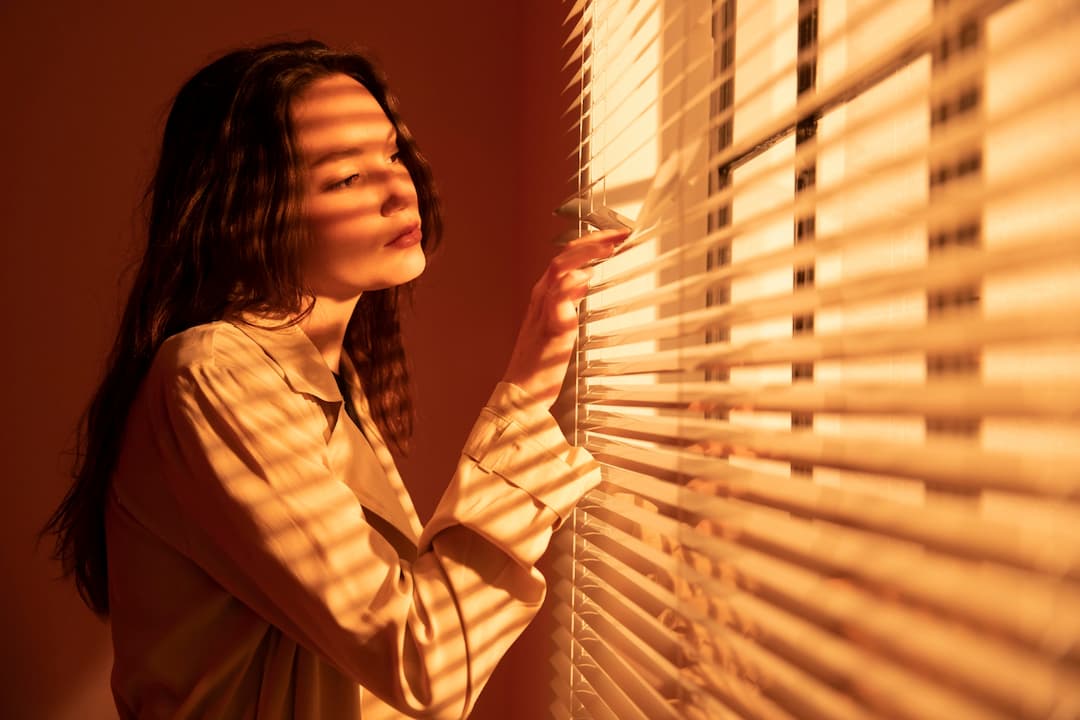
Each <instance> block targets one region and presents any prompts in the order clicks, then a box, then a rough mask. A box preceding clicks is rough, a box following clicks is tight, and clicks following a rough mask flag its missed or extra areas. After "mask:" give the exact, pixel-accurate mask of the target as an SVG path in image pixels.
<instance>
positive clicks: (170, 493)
mask: <svg viewBox="0 0 1080 720" xmlns="http://www.w3.org/2000/svg"><path fill="white" fill-rule="evenodd" d="M248 319H249V320H250V318H248ZM342 370H343V373H344V374H345V375H346V379H347V381H348V382H349V385H350V387H352V388H357V387H359V384H358V381H357V377H356V373H355V369H354V368H353V367H352V366H351V365H349V364H348V363H344V367H343V368H342ZM353 402H354V404H355V407H356V410H357V414H358V416H359V418H360V422H361V425H362V426H363V432H361V431H360V429H358V428H357V426H356V425H355V424H354V423H353V422H352V420H350V419H349V418H348V416H347V415H346V413H345V412H344V411H343V408H342V396H341V394H340V392H339V390H338V387H337V385H336V383H335V381H334V378H333V376H332V374H331V373H330V370H329V369H328V368H327V367H326V364H325V363H324V362H323V360H322V357H321V355H320V354H319V352H318V351H317V350H316V348H315V346H314V345H313V344H312V343H311V342H310V341H309V340H308V338H307V336H306V335H305V334H304V333H303V331H302V330H300V329H299V328H296V327H293V328H289V329H270V328H267V327H258V326H253V325H248V324H245V323H243V322H240V321H237V322H236V323H235V324H233V323H230V322H217V323H212V324H208V325H202V326H199V327H195V328H192V329H191V330H188V331H186V332H184V333H181V334H179V335H177V336H175V337H173V338H170V339H169V340H168V341H167V342H166V343H165V344H164V345H163V346H162V348H161V350H160V351H159V352H158V355H157V357H156V358H155V360H154V363H153V366H152V367H151V369H150V372H149V374H148V376H147V378H146V380H145V382H144V383H143V386H142V388H141V390H140V392H139V395H138V397H137V399H136V401H135V404H134V406H133V407H132V410H131V414H130V416H129V419H128V423H127V428H126V431H125V436H124V440H123V446H122V449H121V452H120V457H119V462H118V466H117V470H116V474H115V477H114V480H113V483H112V488H111V492H110V496H109V502H108V505H107V510H106V532H107V542H108V559H109V600H110V603H111V608H112V634H113V645H114V649H115V664H114V667H113V675H112V687H113V694H114V697H115V699H116V703H117V707H118V709H119V711H120V715H121V717H123V718H260V719H265V720H279V719H284V718H297V719H311V720H314V719H318V720H336V719H337V718H341V719H345V718H348V719H349V720H355V719H356V718H359V717H363V718H364V720H374V719H376V718H391V717H402V716H409V717H417V716H423V717H439V718H461V717H464V716H466V715H467V714H468V713H469V711H470V709H471V708H472V706H473V704H474V703H475V702H476V698H477V695H478V694H479V693H480V691H481V689H482V688H483V687H484V684H485V683H486V682H487V680H488V677H489V676H490V675H491V672H492V670H493V669H494V667H495V664H496V663H497V662H498V661H499V659H500V658H501V657H502V655H503V654H504V653H505V652H506V650H507V648H508V647H509V646H510V645H511V643H513V642H514V640H515V639H516V638H517V636H518V635H519V633H520V632H521V631H522V630H523V629H524V627H525V626H526V625H527V624H528V623H529V622H530V620H531V619H532V618H533V616H534V615H535V613H536V612H537V610H538V609H539V607H540V604H541V602H542V601H543V598H544V592H545V582H544V578H543V576H542V575H541V574H540V573H539V572H538V571H537V570H536V569H535V568H534V567H533V566H534V564H535V562H536V561H537V559H538V558H539V556H540V555H541V553H543V552H544V550H545V549H546V548H547V546H548V542H549V540H550V538H551V534H552V531H553V530H554V529H556V528H557V527H558V526H559V525H560V524H561V523H562V522H563V521H564V520H565V518H566V517H567V515H568V513H569V512H570V511H571V509H572V508H573V506H574V504H575V503H576V502H577V501H578V499H579V498H580V497H581V496H582V495H583V494H584V493H585V492H587V491H588V490H589V489H591V488H592V487H594V486H595V485H596V484H597V482H598V481H599V470H598V468H597V465H596V463H595V461H594V460H593V459H592V458H591V457H590V456H589V454H588V453H587V452H586V451H584V450H582V449H580V448H576V447H572V446H570V445H569V444H567V442H566V440H565V439H564V437H563V435H562V433H561V432H560V431H559V429H558V426H557V425H556V424H555V421H554V420H553V419H552V417H551V416H550V414H548V412H547V411H546V409H544V408H542V407H539V406H538V404H537V403H536V402H534V401H533V400H532V398H531V397H530V396H529V395H528V394H526V393H525V392H524V391H522V390H521V389H520V388H518V387H516V386H514V385H511V384H508V383H500V384H499V385H498V386H497V387H496V389H495V392H494V393H493V394H492V396H491V398H490V400H489V401H488V403H487V406H486V407H485V408H484V409H483V410H482V412H481V413H480V417H479V419H478V420H477V422H476V424H475V426H474V427H473V429H472V432H471V433H470V435H469V437H468V440H467V441H466V443H465V448H464V450H463V451H462V455H461V459H460V461H459V464H458V467H457V471H456V472H455V473H454V477H453V479H452V480H451V481H450V484H449V486H448V487H447V489H446V492H445V494H444V496H443V498H442V500H441V501H440V503H439V505H438V508H437V509H436V511H435V514H434V516H433V517H432V519H431V521H430V522H429V523H428V525H427V527H421V525H420V522H419V520H418V519H417V515H416V511H415V510H414V508H413V504H412V501H411V500H410V498H409V494H408V492H407V491H406V489H405V486H404V485H403V484H402V481H401V477H400V476H399V474H398V472H397V470H396V469H395V467H394V462H393V459H392V457H391V455H390V453H389V451H388V449H387V447H386V445H385V443H384V441H383V438H382V437H381V435H380V434H379V432H378V429H377V428H376V426H375V424H374V423H373V422H372V421H371V418H370V415H369V411H368V405H367V402H366V401H365V399H364V397H363V393H362V392H355V394H354V397H353ZM365 433H366V436H367V437H366V438H365ZM369 440H370V442H369Z"/></svg>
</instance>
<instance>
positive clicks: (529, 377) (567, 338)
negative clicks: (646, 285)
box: [503, 230, 629, 409]
mask: <svg viewBox="0 0 1080 720" xmlns="http://www.w3.org/2000/svg"><path fill="white" fill-rule="evenodd" d="M628 234H629V230H602V231H600V232H594V233H590V234H588V235H585V236H583V237H580V238H578V239H577V240H573V241H571V242H570V243H568V244H567V246H566V248H565V249H564V250H563V251H562V252H560V253H559V254H558V255H556V256H555V257H554V258H553V259H552V260H551V263H550V264H549V265H548V268H547V270H546V271H545V272H544V274H543V275H542V276H541V277H540V280H538V281H537V283H536V284H535V285H534V286H533V289H532V296H531V299H530V301H529V309H528V310H527V311H526V313H525V320H524V321H523V322H522V324H521V330H519V331H518V336H517V341H516V342H515V343H514V351H513V353H512V354H511V356H510V364H509V365H508V366H507V368H506V374H505V375H504V376H503V379H504V380H505V381H507V382H512V383H514V384H515V385H517V386H518V387H520V388H521V389H522V390H524V391H526V392H527V393H529V394H530V395H532V396H533V397H534V398H536V400H537V401H539V402H540V403H542V404H543V406H544V408H545V409H547V408H550V407H551V406H552V405H553V404H554V403H555V399H556V398H557V397H558V395H559V388H560V387H561V386H562V382H563V378H564V377H565V376H566V367H567V365H568V364H569V362H570V354H571V353H572V352H573V350H574V341H575V340H576V339H577V327H578V325H577V304H578V302H579V301H580V300H581V298H582V297H584V296H585V292H586V290H587V288H588V284H589V279H590V278H591V277H592V270H591V269H589V268H587V267H585V266H586V265H587V264H588V263H589V262H591V261H593V260H600V259H603V258H606V257H608V256H610V255H611V254H612V253H613V252H614V251H615V248H617V247H618V246H619V245H620V244H621V243H622V242H623V240H625V239H626V236H627V235H628Z"/></svg>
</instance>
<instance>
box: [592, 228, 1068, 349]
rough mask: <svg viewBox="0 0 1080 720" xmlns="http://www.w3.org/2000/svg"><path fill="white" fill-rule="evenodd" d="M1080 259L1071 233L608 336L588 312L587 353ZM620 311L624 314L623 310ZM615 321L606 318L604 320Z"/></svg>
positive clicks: (938, 257)
mask: <svg viewBox="0 0 1080 720" xmlns="http://www.w3.org/2000/svg"><path fill="white" fill-rule="evenodd" d="M1077 260H1080V243H1077V242H1076V237H1075V236H1074V235H1073V234H1072V233H1071V232H1070V231H1067V230H1065V231H1062V232H1060V233H1059V234H1056V235H1054V236H1051V237H1045V236H1044V238H1040V239H1037V240H1033V241H1031V242H1029V243H1024V244H1022V245H1009V246H1005V247H998V248H993V249H985V250H984V249H974V248H953V249H949V250H947V251H943V252H940V253H936V254H935V255H934V256H933V257H932V258H928V260H927V262H926V263H925V264H920V265H917V266H914V267H905V268H891V269H881V270H875V271H872V272H867V273H865V274H863V275H858V276H856V277H853V278H850V279H845V280H842V281H839V282H837V283H835V284H831V285H814V286H811V287H807V288H802V289H796V290H793V291H790V292H787V293H779V294H772V295H768V296H765V297H756V298H753V299H750V300H744V301H741V302H731V303H727V304H723V305H717V306H714V307H707V308H704V309H701V310H692V311H689V312H685V313H681V314H679V315H675V316H671V317H665V318H661V319H658V320H653V321H649V322H644V323H639V324H636V325H635V326H634V327H632V328H627V329H624V330H616V331H612V332H607V333H591V332H589V331H588V327H589V323H590V322H591V320H590V317H589V314H588V312H586V314H585V317H584V318H583V319H582V320H583V323H584V324H585V328H586V337H585V340H584V341H583V343H582V346H581V349H582V350H592V349H595V348H605V347H612V346H616V345H626V344H630V343H634V342H640V341H642V340H659V339H665V338H674V337H680V336H684V335H687V334H692V333H700V332H702V331H704V330H706V329H707V328H709V327H712V326H715V325H720V324H727V325H730V324H733V323H738V322H754V321H759V320H763V319H767V318H774V317H778V316H784V315H797V314H801V313H810V312H816V311H818V310H821V309H823V308H832V307H838V306H843V305H850V304H852V303H856V302H860V301H867V300H874V299H880V298H887V297H890V296H897V295H901V294H904V293H912V292H931V291H936V290H946V289H949V288H953V287H957V286H961V285H965V284H970V283H975V282H979V281H981V280H983V279H984V278H985V277H987V276H988V275H992V274H999V275H1000V274H1002V273H1006V274H1007V273H1008V272H1009V271H1010V270H1015V269H1016V268H1018V267H1023V268H1026V269H1028V270H1031V269H1033V268H1038V267H1040V266H1043V267H1052V266H1053V265H1060V264H1062V263H1075V262H1077ZM620 312H621V311H620ZM607 317H611V315H610V314H607V313H605V314H603V315H602V317H598V318H596V319H603V318H607Z"/></svg>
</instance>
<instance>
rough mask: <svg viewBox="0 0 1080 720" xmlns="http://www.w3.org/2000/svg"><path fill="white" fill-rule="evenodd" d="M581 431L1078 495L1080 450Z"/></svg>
mask: <svg viewBox="0 0 1080 720" xmlns="http://www.w3.org/2000/svg"><path fill="white" fill-rule="evenodd" d="M579 426H580V429H581V430H583V431H585V432H586V433H601V434H605V435H614V436H620V435H622V436H626V437H632V438H638V439H647V440H649V441H652V442H657V443H658V444H661V445H679V444H684V443H693V444H694V445H695V446H696V448H695V449H699V450H700V451H701V452H703V453H705V454H710V455H714V456H717V455H720V456H725V457H726V456H728V455H735V456H738V455H740V454H744V455H746V454H752V455H753V456H755V457H760V458H768V459H774V460H781V461H786V462H799V463H807V464H810V465H820V466H825V467H831V468H838V469H842V470H853V471H858V472H866V473H874V474H878V475H890V476H894V477H904V478H914V479H917V480H925V481H930V482H934V483H938V484H942V485H947V486H949V487H955V488H959V489H963V490H981V489H999V490H1006V491H1010V492H1015V493H1022V494H1030V495H1037V496H1045V497H1051V498H1060V499H1063V500H1066V499H1067V500H1076V499H1078V498H1080V454H1078V453H1076V452H1071V453H1068V454H1066V453H1064V452H1062V453H1059V454H1056V455H1050V454H1049V453H1048V454H1047V456H1046V457H1045V458H1042V457H1040V458H1032V457H1031V456H1030V455H1029V454H1027V453H1023V452H1017V451H1007V450H994V449H984V448H981V447H980V446H979V445H977V444H976V443H974V442H972V441H971V440H966V439H960V440H956V439H952V438H944V437H941V438H939V437H933V438H932V439H927V440H926V441H925V442H923V443H922V444H917V443H914V442H906V441H889V440H871V439H865V438H859V439H849V438H846V437H843V436H832V435H825V434H822V433H817V432H813V431H798V430H797V431H793V432H788V431H779V430H759V429H755V428H750V427H742V426H739V425H736V424H733V423H730V422H725V421H721V420H701V419H693V418H669V417H659V416H643V415H624V414H619V413H613V412H591V413H589V415H588V416H587V417H584V418H582V420H581V421H580V423H579ZM586 447H588V443H586ZM916 450H917V452H916Z"/></svg>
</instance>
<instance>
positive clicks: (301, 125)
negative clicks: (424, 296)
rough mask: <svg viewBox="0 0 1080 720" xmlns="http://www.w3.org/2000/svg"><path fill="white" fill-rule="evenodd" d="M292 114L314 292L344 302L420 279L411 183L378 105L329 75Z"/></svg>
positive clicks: (307, 267) (307, 268) (349, 81)
mask: <svg viewBox="0 0 1080 720" xmlns="http://www.w3.org/2000/svg"><path fill="white" fill-rule="evenodd" d="M291 111H292V118H293V123H294V128H295V130H294V131H295V133H296V139H297V143H298V145H299V150H300V155H301V168H302V177H303V182H304V187H305V191H306V198H305V217H306V220H307V223H308V227H309V229H310V232H311V235H312V238H313V243H312V247H311V248H310V249H309V251H308V253H307V256H306V257H305V259H304V267H303V274H304V281H305V283H306V284H307V286H308V287H309V288H310V289H311V290H312V291H313V292H314V293H315V296H316V297H325V298H332V299H335V300H349V299H354V298H356V297H357V296H359V295H360V294H361V293H362V292H364V291H365V290H380V289H383V288H388V287H394V286H395V285H401V284H402V283H406V282H408V281H410V280H412V279H414V278H415V277H417V276H418V275H419V274H420V273H421V272H423V270H424V263H425V258H424V252H423V250H422V248H421V247H420V212H419V209H418V206H417V199H416V188H415V187H414V186H413V183H412V179H411V178H410V177H409V171H408V170H407V169H406V167H405V165H404V163H402V162H401V161H400V160H399V159H398V150H397V133H396V131H395V129H394V126H393V125H392V124H391V123H390V120H389V119H387V117H386V114H385V113H384V112H383V110H382V108H381V107H380V106H379V103H378V102H376V100H375V98H374V97H372V95H371V93H369V92H368V91H367V89H366V88H365V87H364V86H363V85H361V84H360V83H359V82H357V81H356V80H354V79H353V78H351V77H349V76H347V75H331V76H328V77H324V78H321V79H319V80H316V81H314V82H313V83H312V84H311V85H310V86H309V87H308V88H307V89H305V91H304V92H303V93H301V94H300V95H299V96H298V97H297V98H296V99H295V100H293V104H292V108H291Z"/></svg>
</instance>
